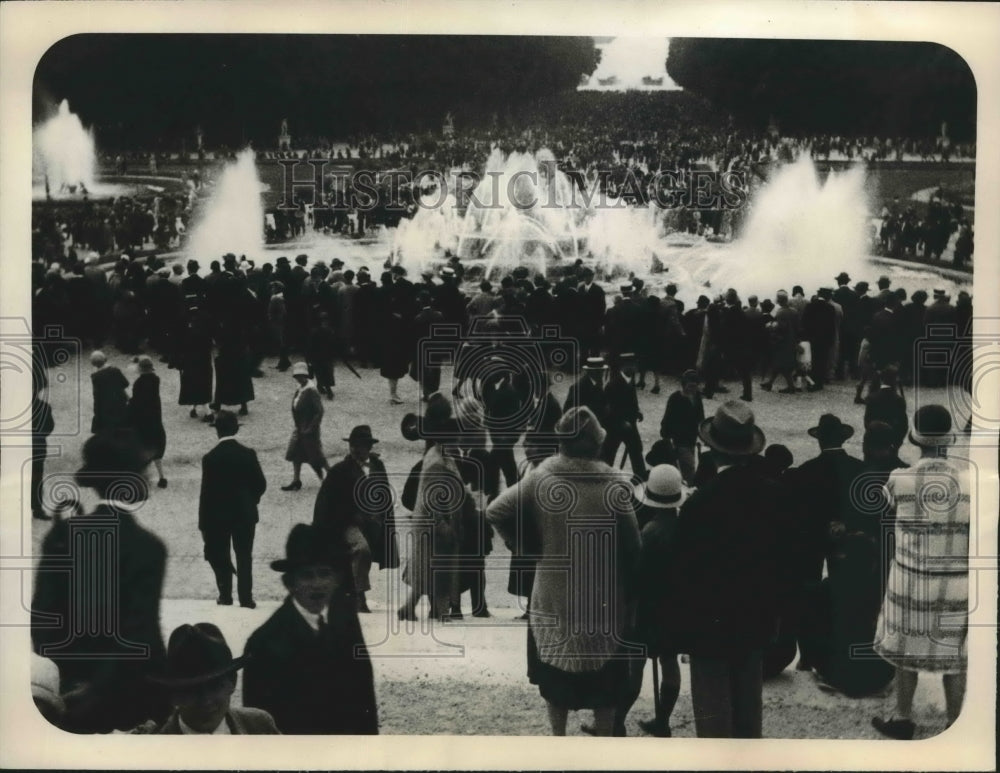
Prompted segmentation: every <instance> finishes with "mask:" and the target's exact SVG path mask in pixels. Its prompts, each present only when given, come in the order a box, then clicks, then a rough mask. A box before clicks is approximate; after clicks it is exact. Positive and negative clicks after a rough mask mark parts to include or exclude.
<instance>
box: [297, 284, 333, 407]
mask: <svg viewBox="0 0 1000 773" xmlns="http://www.w3.org/2000/svg"><path fill="white" fill-rule="evenodd" d="M325 286H328V285H325ZM336 349H337V334H336V332H335V331H334V329H333V327H332V325H331V323H330V314H329V313H328V312H326V311H322V312H320V313H319V319H318V322H317V323H316V325H315V326H310V328H309V332H308V334H307V335H306V352H305V355H306V364H308V365H309V368H310V370H311V371H312V374H313V376H314V378H315V379H316V389H318V390H319V393H320V394H321V395H323V396H324V397H326V398H327V399H328V400H332V399H333V389H332V387H334V386H336V385H337V380H336V378H335V376H334V372H333V361H334V358H335V356H336V354H335V353H336Z"/></svg>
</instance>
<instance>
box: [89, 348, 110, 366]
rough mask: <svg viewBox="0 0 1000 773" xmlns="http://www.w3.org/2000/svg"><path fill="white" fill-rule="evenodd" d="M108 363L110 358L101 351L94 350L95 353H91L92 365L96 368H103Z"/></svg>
mask: <svg viewBox="0 0 1000 773" xmlns="http://www.w3.org/2000/svg"><path fill="white" fill-rule="evenodd" d="M107 361H108V356H107V355H106V354H105V353H104V352H102V351H101V350H100V349H94V351H92V352H91V353H90V364H91V365H93V366H94V367H95V368H99V367H101V366H102V365H103V364H104V363H106V362H107Z"/></svg>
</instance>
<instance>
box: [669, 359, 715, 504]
mask: <svg viewBox="0 0 1000 773" xmlns="http://www.w3.org/2000/svg"><path fill="white" fill-rule="evenodd" d="M700 386H701V379H700V378H699V377H698V371H696V370H694V369H689V370H686V371H684V372H683V373H682V374H681V388H680V389H678V390H677V391H676V392H674V393H673V394H672V395H670V397H669V398H668V399H667V407H666V409H665V410H664V411H663V419H661V420H660V437H661V438H663V439H664V440H667V441H670V442H671V443H672V444H673V446H674V450H675V451H676V453H677V468H678V469H679V470H680V471H681V475H682V476H683V477H684V481H685V482H686V483H687V485H689V486H691V485H693V484H694V474H695V470H696V469H697V464H696V458H695V448H696V446H697V444H698V427H700V426H701V423H702V422H703V421H704V420H705V406H704V404H703V403H702V399H701V390H700Z"/></svg>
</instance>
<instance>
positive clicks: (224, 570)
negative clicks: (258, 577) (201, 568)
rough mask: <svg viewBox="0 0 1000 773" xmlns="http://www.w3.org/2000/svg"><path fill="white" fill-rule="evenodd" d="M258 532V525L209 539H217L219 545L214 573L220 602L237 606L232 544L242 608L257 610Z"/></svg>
mask: <svg viewBox="0 0 1000 773" xmlns="http://www.w3.org/2000/svg"><path fill="white" fill-rule="evenodd" d="M256 530H257V526H256V524H252V523H251V524H247V525H243V526H238V527H236V528H234V529H233V530H232V532H230V533H228V534H225V533H223V534H218V535H213V536H211V537H209V539H212V540H217V541H218V545H217V547H215V549H214V550H213V552H214V553H215V558H214V560H213V563H212V571H213V572H214V573H215V584H216V587H218V589H219V603H220V604H232V603H233V565H232V563H230V559H229V555H230V553H229V551H230V543H231V544H232V551H233V553H235V554H236V594H237V596H238V597H239V601H240V606H241V607H251V608H252V607H254V606H256V605H255V604H254V600H253V572H252V568H251V564H252V556H253V539H254V534H255V532H256Z"/></svg>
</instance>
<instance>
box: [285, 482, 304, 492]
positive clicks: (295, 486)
mask: <svg viewBox="0 0 1000 773" xmlns="http://www.w3.org/2000/svg"><path fill="white" fill-rule="evenodd" d="M300 488H302V481H300V480H293V481H292V482H291V483H289V484H288V485H287V486H282V487H281V490H282V491H298V490H299V489H300Z"/></svg>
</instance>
